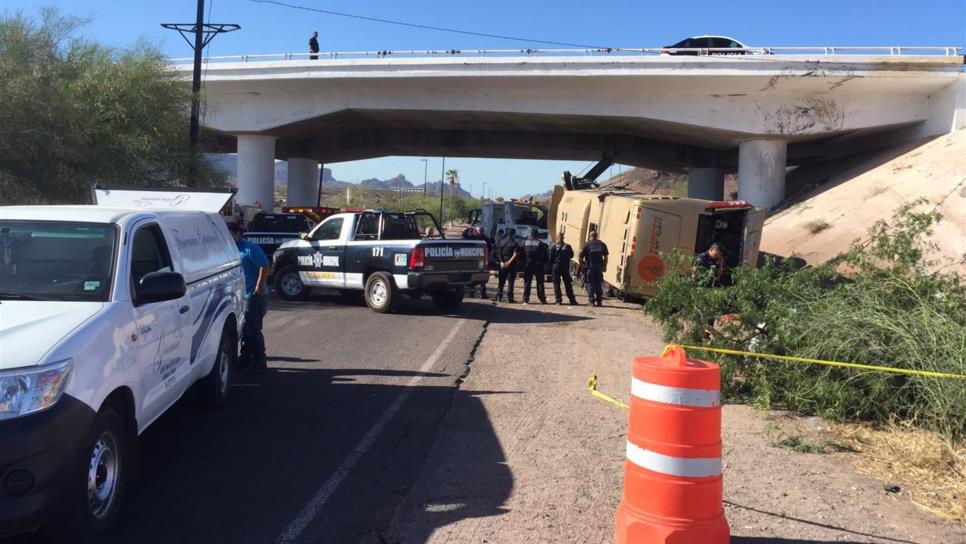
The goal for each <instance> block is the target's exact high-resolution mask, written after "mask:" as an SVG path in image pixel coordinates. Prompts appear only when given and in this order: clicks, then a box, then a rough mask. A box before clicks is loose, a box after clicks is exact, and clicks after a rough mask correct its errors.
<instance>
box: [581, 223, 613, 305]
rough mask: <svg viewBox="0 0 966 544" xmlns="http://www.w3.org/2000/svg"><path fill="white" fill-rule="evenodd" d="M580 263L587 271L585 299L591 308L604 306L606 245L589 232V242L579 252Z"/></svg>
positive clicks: (595, 232) (595, 233)
mask: <svg viewBox="0 0 966 544" xmlns="http://www.w3.org/2000/svg"><path fill="white" fill-rule="evenodd" d="M580 262H581V263H583V265H584V267H585V269H586V270H587V297H588V298H589V299H590V305H591V306H603V305H604V269H605V268H607V244H605V243H604V242H601V241H600V240H598V239H597V231H594V230H592V231H590V240H588V241H587V243H586V244H584V247H583V249H581V250H580Z"/></svg>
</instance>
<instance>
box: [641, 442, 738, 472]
mask: <svg viewBox="0 0 966 544" xmlns="http://www.w3.org/2000/svg"><path fill="white" fill-rule="evenodd" d="M627 460H628V461H630V462H631V463H634V464H635V465H637V466H639V467H641V468H646V469H647V470H650V471H652V472H659V473H661V474H667V475H670V476H685V477H688V478H707V477H708V476H718V475H720V474H721V458H720V457H711V458H697V459H690V458H687V457H671V456H670V455H663V454H660V453H657V452H656V451H650V450H645V449H644V448H640V447H638V446H635V445H634V444H632V443H631V442H630V441H628V442H627Z"/></svg>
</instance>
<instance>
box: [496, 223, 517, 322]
mask: <svg viewBox="0 0 966 544" xmlns="http://www.w3.org/2000/svg"><path fill="white" fill-rule="evenodd" d="M516 234H517V233H516V230H515V229H507V231H506V239H505V240H503V241H502V242H501V243H500V247H499V249H498V250H497V251H498V258H499V260H500V275H499V276H498V277H499V281H498V282H497V286H496V289H497V290H496V296H495V297H493V302H501V301H502V300H503V287H504V286H507V287H509V289H508V290H507V294H506V301H507V302H509V303H510V304H513V303H514V302H515V301H514V300H513V284H514V283H516V280H517V270H518V268H517V267H518V266H519V261H521V260H522V259H523V257H522V256H521V252H520V246H519V245H518V244H517V238H516ZM508 284H509V285H508Z"/></svg>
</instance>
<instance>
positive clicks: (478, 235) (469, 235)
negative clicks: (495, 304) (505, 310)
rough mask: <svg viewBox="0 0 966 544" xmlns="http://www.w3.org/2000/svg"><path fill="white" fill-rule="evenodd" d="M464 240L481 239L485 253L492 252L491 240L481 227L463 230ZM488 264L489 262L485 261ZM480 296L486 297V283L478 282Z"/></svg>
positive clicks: (489, 253) (490, 253)
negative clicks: (484, 245)
mask: <svg viewBox="0 0 966 544" xmlns="http://www.w3.org/2000/svg"><path fill="white" fill-rule="evenodd" d="M463 239H464V240H482V241H483V242H484V243H486V253H487V255H492V254H493V241H492V240H490V239H489V237H487V236H486V235H485V234H483V227H470V228H468V229H466V230H465V231H463ZM486 266H489V263H486ZM480 298H486V283H485V282H484V283H481V284H480Z"/></svg>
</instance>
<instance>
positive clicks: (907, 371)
mask: <svg viewBox="0 0 966 544" xmlns="http://www.w3.org/2000/svg"><path fill="white" fill-rule="evenodd" d="M675 345H677V346H679V347H682V348H684V349H693V350H695V351H704V352H709V353H721V354H724V355H741V356H744V357H755V358H757V359H774V360H776V361H790V362H794V363H812V364H816V365H825V366H837V367H842V368H856V369H859V370H871V371H874V372H890V373H893V374H907V375H910V376H926V377H928V378H947V379H951V380H966V375H964V374H949V373H946V372H933V371H931V370H911V369H908V368H894V367H890V366H877V365H867V364H860V363H844V362H842V361H825V360H823V359H811V358H808V357H792V356H789V355H772V354H768V353H755V352H752V351H738V350H734V349H722V348H707V347H703V346H688V345H684V344H669V345H668V347H667V348H666V349H665V350H664V351H665V353H667V352H668V350H669V349H670V348H671V347H672V346H675Z"/></svg>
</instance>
